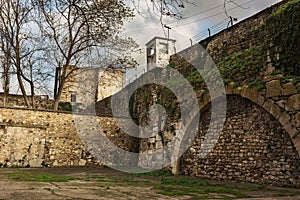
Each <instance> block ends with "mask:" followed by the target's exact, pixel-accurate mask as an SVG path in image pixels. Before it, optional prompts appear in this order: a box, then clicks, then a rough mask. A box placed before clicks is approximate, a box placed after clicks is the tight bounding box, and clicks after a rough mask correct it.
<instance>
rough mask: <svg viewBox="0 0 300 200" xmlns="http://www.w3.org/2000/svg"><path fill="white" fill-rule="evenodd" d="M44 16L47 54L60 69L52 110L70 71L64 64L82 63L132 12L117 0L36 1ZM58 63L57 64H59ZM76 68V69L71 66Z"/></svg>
mask: <svg viewBox="0 0 300 200" xmlns="http://www.w3.org/2000/svg"><path fill="white" fill-rule="evenodd" d="M35 2H36V3H37V5H38V7H39V10H40V12H41V15H42V16H43V19H44V24H43V29H42V31H43V34H44V35H46V36H47V38H48V41H47V42H48V43H49V44H51V50H52V52H48V53H47V54H48V55H49V56H50V57H51V58H52V60H54V61H55V62H56V65H57V68H59V69H60V70H61V72H60V80H59V84H58V86H57V91H55V94H54V99H55V103H54V110H57V109H58V104H59V101H60V98H61V95H62V91H63V87H64V85H65V83H66V82H67V81H68V77H69V76H70V74H71V73H72V70H67V68H66V67H65V66H70V65H73V66H77V65H78V64H80V63H82V62H83V61H84V60H85V59H86V58H87V57H89V56H90V54H92V52H94V51H99V50H98V47H101V46H103V43H104V41H105V40H107V39H108V38H111V37H113V36H114V35H116V34H117V33H118V31H119V29H120V27H121V26H122V25H123V20H124V19H125V18H130V17H132V16H133V13H132V11H131V9H130V8H129V7H126V6H125V4H124V3H123V2H122V1H119V0H107V1H101V0H67V1H59V0H36V1H35ZM59 64H60V65H59ZM74 69H76V68H74Z"/></svg>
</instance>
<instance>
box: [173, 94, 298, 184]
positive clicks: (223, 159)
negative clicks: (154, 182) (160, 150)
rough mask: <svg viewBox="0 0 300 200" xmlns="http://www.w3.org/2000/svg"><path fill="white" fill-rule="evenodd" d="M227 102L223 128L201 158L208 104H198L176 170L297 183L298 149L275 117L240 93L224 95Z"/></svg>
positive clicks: (266, 182) (269, 182)
mask: <svg viewBox="0 0 300 200" xmlns="http://www.w3.org/2000/svg"><path fill="white" fill-rule="evenodd" d="M204 99H205V98H204ZM227 104H228V108H229V111H228V113H227V117H226V122H225V126H224V130H223V131H222V132H221V133H220V137H219V139H218V142H217V143H216V144H214V149H213V150H212V151H211V152H209V153H208V154H207V156H206V157H205V158H199V152H201V146H202V142H203V141H204V140H203V138H204V137H205V135H206V134H207V133H208V132H207V130H208V126H210V125H209V121H210V117H211V116H210V114H209V113H210V109H211V108H210V106H209V102H208V103H207V104H206V105H203V106H202V109H201V111H202V113H201V120H200V126H199V133H198V134H197V138H196V139H195V142H194V144H193V145H192V147H191V148H190V149H189V150H188V151H187V152H186V153H185V154H184V155H183V156H182V158H181V160H180V162H181V163H180V164H179V166H180V169H179V171H180V172H181V173H184V174H189V175H194V176H199V177H206V178H214V179H222V180H240V181H247V182H254V183H265V184H274V185H281V186H283V185H289V186H299V185H300V176H299V174H298V173H299V167H298V165H299V164H300V163H299V153H298V151H297V149H296V147H295V145H294V144H293V141H292V138H291V137H290V135H289V133H288V132H287V131H286V130H285V129H284V127H283V126H280V125H279V121H278V120H275V118H274V116H273V115H271V113H270V112H268V111H267V110H266V109H264V108H263V107H261V106H259V105H258V104H257V103H254V102H253V101H250V100H249V99H246V98H244V97H242V96H241V95H234V94H232V95H228V101H227ZM207 142H208V143H209V141H207ZM249 153H250V154H249ZM297 174H298V175H297ZM290 178H291V179H293V180H292V181H291V179H290Z"/></svg>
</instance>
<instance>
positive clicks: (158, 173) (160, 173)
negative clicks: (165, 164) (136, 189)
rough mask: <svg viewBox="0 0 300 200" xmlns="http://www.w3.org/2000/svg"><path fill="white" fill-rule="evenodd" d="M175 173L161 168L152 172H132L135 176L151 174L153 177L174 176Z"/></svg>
mask: <svg viewBox="0 0 300 200" xmlns="http://www.w3.org/2000/svg"><path fill="white" fill-rule="evenodd" d="M172 175H173V174H172V173H171V172H169V171H167V170H165V169H160V170H156V171H151V172H145V173H132V174H131V176H133V177H142V176H151V177H159V176H172Z"/></svg>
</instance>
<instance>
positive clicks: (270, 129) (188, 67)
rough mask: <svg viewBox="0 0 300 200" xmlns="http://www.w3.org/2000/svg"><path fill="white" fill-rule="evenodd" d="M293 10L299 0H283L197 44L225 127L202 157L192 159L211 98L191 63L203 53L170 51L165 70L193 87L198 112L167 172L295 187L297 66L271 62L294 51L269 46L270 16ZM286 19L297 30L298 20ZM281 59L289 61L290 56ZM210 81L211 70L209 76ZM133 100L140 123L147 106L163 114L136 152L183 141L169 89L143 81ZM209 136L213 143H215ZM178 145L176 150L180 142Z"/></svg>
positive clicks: (299, 145)
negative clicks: (218, 89)
mask: <svg viewBox="0 0 300 200" xmlns="http://www.w3.org/2000/svg"><path fill="white" fill-rule="evenodd" d="M287 2H288V3H287ZM297 9H298V10H297ZM295 10H296V11H295ZM298 11H299V1H298V0H290V1H282V2H280V3H278V4H276V5H275V6H273V7H271V8H268V9H266V10H264V11H262V12H260V13H258V14H257V15H255V16H253V17H251V18H249V19H246V20H244V21H243V22H240V23H239V24H237V25H235V26H233V27H231V28H229V29H227V30H225V31H222V32H221V33H219V34H217V35H215V36H213V37H210V38H208V39H206V40H204V41H201V42H200V44H201V45H202V46H203V47H204V48H205V49H206V50H207V51H208V53H209V54H210V56H211V57H212V58H213V60H214V61H215V63H216V64H217V67H218V69H219V71H220V73H221V75H222V77H223V81H224V85H225V93H226V95H228V96H229V98H228V99H227V106H228V109H227V111H228V114H227V116H226V123H225V128H224V130H223V131H220V132H218V133H217V135H220V137H216V138H213V140H212V141H211V145H210V146H212V147H214V149H213V151H212V152H211V153H210V154H208V155H207V156H206V157H204V158H203V159H200V157H199V156H200V153H202V152H203V151H205V149H202V150H201V142H202V141H203V137H205V133H206V130H205V127H206V126H207V123H209V121H210V120H209V118H210V110H209V109H207V107H208V106H209V105H210V102H212V101H215V100H217V98H216V99H212V98H211V97H210V94H209V91H208V90H207V87H206V84H205V82H204V80H203V78H201V76H200V75H199V73H198V72H197V71H196V70H195V67H194V66H193V65H192V64H191V63H193V62H198V61H202V62H203V60H201V59H202V58H203V57H205V55H204V56H203V51H199V48H198V45H195V46H193V47H191V48H188V49H186V50H184V51H182V52H179V53H178V54H176V55H174V56H172V58H171V61H170V67H172V68H174V69H176V70H178V71H179V72H180V73H181V74H183V75H184V77H185V79H186V80H187V81H189V82H190V84H191V85H192V87H193V89H194V92H195V94H196V96H197V98H198V101H199V106H200V109H201V111H200V114H201V116H202V118H201V120H200V122H199V123H200V128H202V130H200V131H199V132H198V134H197V136H196V141H195V142H194V145H193V147H191V148H190V149H189V150H188V151H187V153H186V154H185V155H184V156H183V157H182V159H181V160H180V162H178V163H176V162H175V163H173V164H172V165H171V166H170V169H171V170H172V171H174V172H176V171H177V172H182V173H184V174H188V175H194V176H200V177H206V178H213V179H222V180H237V181H247V182H255V183H264V184H273V185H279V186H295V187H299V186H300V182H299V178H300V177H299V166H300V163H299V155H300V126H299V125H300V121H299V119H300V117H299V116H300V114H299V113H300V95H299V93H300V79H299V76H297V74H293V73H291V72H292V71H293V70H290V69H294V71H295V69H298V67H299V66H298V65H294V63H295V62H293V64H292V65H290V66H289V67H286V65H284V63H282V62H278V61H279V60H280V59H281V58H284V57H285V56H286V55H285V56H283V55H284V54H290V55H291V56H292V55H295V54H294V53H293V49H290V50H289V51H282V48H283V47H282V48H281V47H280V46H274V45H273V44H274V43H273V42H274V40H273V39H274V37H273V36H274V35H272V34H270V30H272V29H273V28H274V26H277V25H276V24H270V21H269V20H270V19H271V18H272V19H273V18H274V17H275V18H276V19H277V20H278V21H280V20H285V19H289V17H286V18H285V17H284V16H282V15H288V14H289V13H295V14H296V13H299V12H298ZM292 15H293V14H292ZM285 23H287V22H285ZM291 23H292V24H293V26H295V27H297V25H299V20H298V21H295V20H294V21H291ZM297 23H298V24H297ZM278 24H281V23H278ZM281 34H284V33H281ZM286 34H288V33H286ZM297 34H298V35H297ZM293 36H294V40H295V41H297V40H298V39H299V38H300V37H299V31H297V32H296V33H295V34H294V35H293ZM282 41H284V40H282ZM276 42H277V44H278V41H276ZM282 45H284V43H282ZM295 52H296V51H295ZM186 58H189V59H188V60H190V61H191V63H188V62H187V61H186V60H187V59H186ZM199 58H200V59H199ZM294 60H296V61H298V63H300V62H299V56H294ZM283 61H284V60H283ZM285 61H286V62H287V63H289V60H285ZM203 63H204V64H203V68H202V69H204V70H203V71H204V72H207V71H208V72H209V70H207V69H209V68H206V66H205V64H206V62H203ZM200 64H201V62H200ZM281 64H283V65H281ZM287 68H289V70H286V69H287ZM205 70H206V71H205ZM149 73H151V72H149ZM154 74H155V73H154ZM156 74H159V73H156ZM144 76H146V75H144ZM167 76H170V75H167ZM153 77H154V75H153ZM170 77H171V76H170ZM142 78H143V76H142V77H141V79H142ZM159 78H160V77H154V78H153V79H155V80H159ZM213 78H214V74H211V79H213ZM137 82H138V80H137V81H136V82H133V83H132V85H134V84H136V83H137ZM158 82H159V81H158ZM169 83H170V84H173V85H180V83H181V80H180V79H172V78H170V81H169ZM184 90H185V88H182V91H183V92H184ZM223 95H224V94H223ZM232 95H233V96H232ZM132 100H133V102H134V103H133V105H132V113H133V117H134V119H136V121H137V123H138V124H140V125H147V123H148V122H149V109H150V107H151V106H152V105H153V104H160V105H162V106H164V107H165V108H166V112H167V114H168V119H167V120H166V123H165V126H164V127H154V129H153V131H156V132H157V130H158V129H161V130H162V131H160V132H159V133H158V134H157V135H156V136H155V137H151V138H145V139H141V143H140V151H141V152H146V151H152V152H154V151H157V150H159V149H161V148H162V147H166V146H168V145H169V144H170V142H172V141H175V140H180V141H181V143H184V142H185V141H184V137H178V135H177V133H178V132H177V130H178V128H180V127H181V126H182V121H181V119H180V107H179V105H178V100H176V96H175V97H174V94H173V93H172V92H171V91H170V90H168V89H167V88H163V87H161V86H159V85H154V84H152V85H145V86H143V87H141V88H139V89H138V90H137V91H136V92H135V94H134V95H133V97H132ZM203 113H204V115H203ZM154 124H161V123H158V122H157V123H154ZM214 125H215V127H217V126H218V124H212V127H214ZM212 131H213V132H215V131H214V130H212ZM187 134H189V133H188V132H187ZM208 141H210V140H208ZM215 141H217V143H216V145H215V146H214V144H215V143H214V142H215ZM177 148H178V149H179V150H180V148H181V146H180V145H178V146H177ZM147 163H149V162H147V161H145V160H143V163H140V164H141V165H142V166H144V167H147Z"/></svg>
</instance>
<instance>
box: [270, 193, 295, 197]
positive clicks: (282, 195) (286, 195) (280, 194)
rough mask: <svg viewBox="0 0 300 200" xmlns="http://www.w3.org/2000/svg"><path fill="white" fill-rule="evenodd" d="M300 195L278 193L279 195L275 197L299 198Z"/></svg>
mask: <svg viewBox="0 0 300 200" xmlns="http://www.w3.org/2000/svg"><path fill="white" fill-rule="evenodd" d="M297 195H299V194H292V193H278V194H274V195H273V197H294V196H297Z"/></svg>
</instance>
